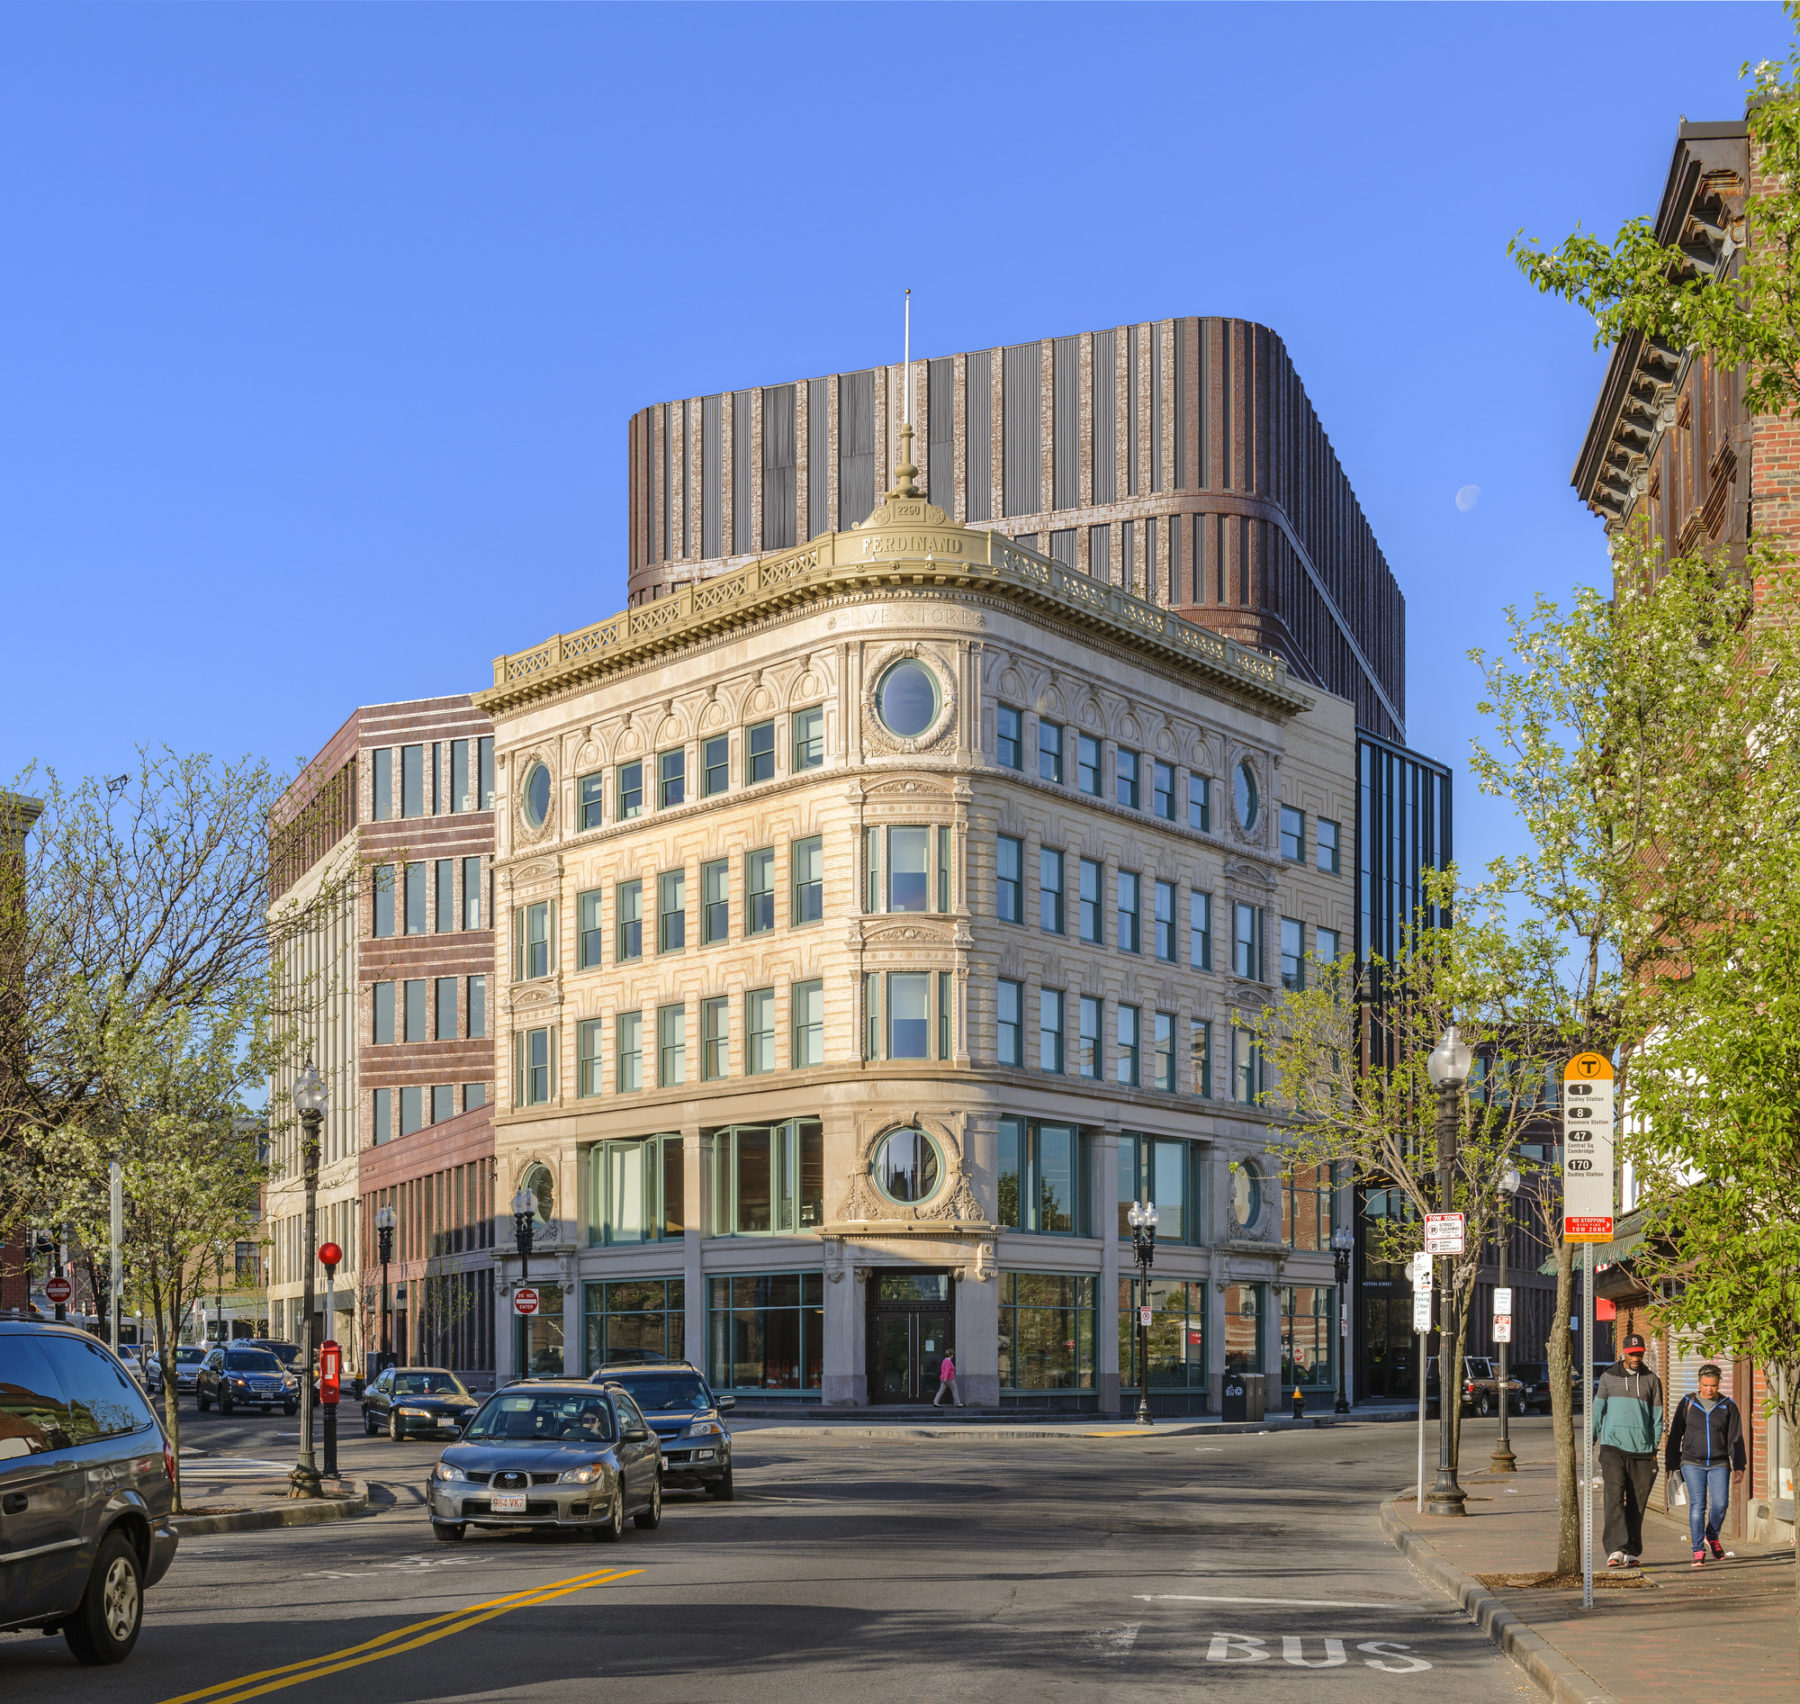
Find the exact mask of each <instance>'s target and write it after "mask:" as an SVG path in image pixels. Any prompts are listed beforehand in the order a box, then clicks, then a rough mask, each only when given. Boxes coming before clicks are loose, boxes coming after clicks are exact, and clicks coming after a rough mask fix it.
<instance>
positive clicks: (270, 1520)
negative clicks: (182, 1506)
mask: <svg viewBox="0 0 1800 1704" xmlns="http://www.w3.org/2000/svg"><path fill="white" fill-rule="evenodd" d="M337 1483H338V1484H340V1485H343V1486H347V1487H348V1490H346V1491H344V1492H342V1493H339V1494H335V1495H333V1494H328V1495H326V1496H324V1497H322V1498H320V1499H318V1500H317V1501H316V1502H314V1501H306V1502H298V1501H297V1502H292V1503H289V1502H280V1503H272V1504H268V1505H265V1506H264V1507H263V1508H260V1509H236V1510H234V1511H233V1512H232V1513H230V1514H228V1515H176V1516H174V1517H173V1518H172V1519H171V1520H170V1522H169V1525H170V1526H172V1527H173V1528H174V1529H175V1531H176V1532H178V1533H179V1534H180V1535H181V1536H182V1537H183V1538H199V1537H202V1536H204V1535H205V1534H207V1533H213V1532H260V1531H262V1530H263V1529H265V1528H268V1527H297V1526H318V1525H319V1524H320V1523H321V1522H324V1521H348V1520H354V1519H355V1518H356V1517H357V1516H358V1515H366V1514H367V1513H368V1512H369V1482H368V1480H366V1479H340V1480H338V1481H337Z"/></svg>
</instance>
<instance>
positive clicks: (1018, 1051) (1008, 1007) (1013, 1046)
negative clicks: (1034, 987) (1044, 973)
mask: <svg viewBox="0 0 1800 1704" xmlns="http://www.w3.org/2000/svg"><path fill="white" fill-rule="evenodd" d="M1024 1006H1025V985H1024V983H1022V982H1014V981H1011V980H1009V979H1008V978H1006V977H1004V976H1003V977H1001V978H1000V982H999V998H998V1002H997V1006H996V1015H995V1054H996V1057H997V1058H998V1061H999V1063H1000V1064H1002V1065H1023V1064H1024V1063H1025V1056H1024V1042H1023V1040H1022V1039H1021V1032H1022V1027H1023V1012H1024Z"/></svg>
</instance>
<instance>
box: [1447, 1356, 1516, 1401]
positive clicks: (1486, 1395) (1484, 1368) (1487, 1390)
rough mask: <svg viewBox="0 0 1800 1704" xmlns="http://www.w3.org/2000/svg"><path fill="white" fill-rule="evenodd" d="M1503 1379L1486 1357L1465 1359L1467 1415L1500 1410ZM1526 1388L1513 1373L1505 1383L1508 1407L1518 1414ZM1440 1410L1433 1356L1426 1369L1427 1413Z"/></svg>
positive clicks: (1464, 1390) (1464, 1392) (1464, 1374)
mask: <svg viewBox="0 0 1800 1704" xmlns="http://www.w3.org/2000/svg"><path fill="white" fill-rule="evenodd" d="M1499 1390H1500V1379H1499V1375H1498V1374H1497V1373H1496V1372H1495V1371H1494V1363H1493V1362H1492V1361H1491V1360H1490V1359H1489V1358H1488V1357H1487V1356H1486V1355H1465V1356H1463V1383H1462V1411H1463V1413H1465V1414H1481V1415H1488V1414H1494V1413H1497V1412H1498V1411H1499V1407H1500V1396H1499ZM1523 1391H1524V1386H1523V1385H1522V1384H1520V1382H1519V1380H1517V1379H1516V1378H1513V1377H1512V1376H1511V1375H1510V1373H1509V1375H1508V1377H1507V1381H1506V1392H1507V1395H1506V1402H1507V1406H1508V1407H1509V1408H1511V1409H1512V1410H1513V1411H1514V1412H1515V1413H1517V1412H1519V1411H1520V1410H1519V1408H1518V1406H1517V1405H1518V1403H1519V1399H1520V1397H1521V1395H1522V1394H1523ZM1437 1410H1438V1361H1437V1357H1436V1356H1435V1355H1434V1356H1433V1357H1432V1358H1431V1360H1430V1362H1429V1363H1428V1364H1427V1365H1426V1368H1425V1412H1426V1414H1427V1415H1431V1414H1435V1413H1436V1412H1437Z"/></svg>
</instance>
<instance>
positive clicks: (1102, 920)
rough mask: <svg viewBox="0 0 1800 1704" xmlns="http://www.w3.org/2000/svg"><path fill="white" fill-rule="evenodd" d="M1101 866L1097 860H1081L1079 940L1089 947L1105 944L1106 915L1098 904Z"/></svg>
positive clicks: (1099, 903)
mask: <svg viewBox="0 0 1800 1704" xmlns="http://www.w3.org/2000/svg"><path fill="white" fill-rule="evenodd" d="M1100 878H1101V866H1100V861H1099V860H1098V859H1097V858H1083V859H1082V860H1081V878H1080V879H1081V938H1082V940H1084V941H1086V942H1087V943H1088V944H1089V945H1090V946H1096V947H1098V946H1104V945H1105V944H1106V913H1105V910H1104V908H1103V907H1102V905H1101V902H1100Z"/></svg>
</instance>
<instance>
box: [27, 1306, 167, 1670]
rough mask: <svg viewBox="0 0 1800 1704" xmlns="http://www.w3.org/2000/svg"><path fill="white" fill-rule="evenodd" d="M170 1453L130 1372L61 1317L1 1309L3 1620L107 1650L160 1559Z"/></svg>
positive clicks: (90, 1659)
mask: <svg viewBox="0 0 1800 1704" xmlns="http://www.w3.org/2000/svg"><path fill="white" fill-rule="evenodd" d="M174 1503H175V1460H174V1457H173V1456H172V1455H171V1454H170V1453H169V1444H168V1440H167V1439H166V1438H165V1437H164V1436H163V1430H162V1427H161V1426H159V1425H158V1424H157V1421H156V1416H155V1415H154V1414H153V1413H152V1412H151V1410H150V1404H149V1402H148V1401H147V1400H146V1398H145V1396H144V1393H143V1391H142V1390H140V1389H139V1388H138V1385H137V1381H136V1380H135V1379H133V1378H132V1377H131V1375H130V1374H129V1373H128V1372H126V1371H125V1369H124V1367H123V1366H122V1365H121V1364H120V1362H119V1361H118V1360H117V1359H115V1358H114V1356H113V1355H112V1354H111V1353H110V1352H109V1351H108V1350H107V1348H106V1347H105V1345H103V1344H101V1343H99V1342H97V1341H96V1340H95V1339H94V1338H92V1337H89V1336H88V1335H87V1333H86V1332H84V1331H77V1330H75V1329H73V1328H72V1327H69V1326H57V1325H48V1324H45V1325H38V1324H33V1323H31V1322H29V1321H25V1320H0V1629H4V1630H8V1631H10V1630H12V1629H15V1628H20V1627H42V1628H44V1629H46V1630H47V1631H50V1632H56V1631H59V1630H60V1632H61V1633H62V1636H63V1637H64V1638H65V1639H66V1640H68V1642H69V1649H70V1650H71V1651H73V1652H74V1653H75V1655H76V1657H77V1658H78V1659H79V1660H80V1661H82V1662H84V1663H116V1662H121V1661H123V1660H124V1658H125V1657H127V1656H129V1655H130V1653H131V1647H132V1646H133V1645H135V1644H136V1643H137V1636H138V1629H139V1628H140V1627H141V1626H142V1625H143V1618H144V1592H145V1589H146V1588H147V1587H150V1586H153V1585H155V1584H156V1582H157V1581H158V1580H160V1579H161V1578H162V1577H163V1575H164V1574H166V1573H167V1572H168V1569H169V1564H170V1563H171V1562H172V1561H173V1560H174V1559H175V1546H176V1543H177V1539H176V1535H175V1531H174V1528H173V1527H171V1526H170V1525H169V1512H170V1510H171V1509H172V1508H173V1507H174Z"/></svg>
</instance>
